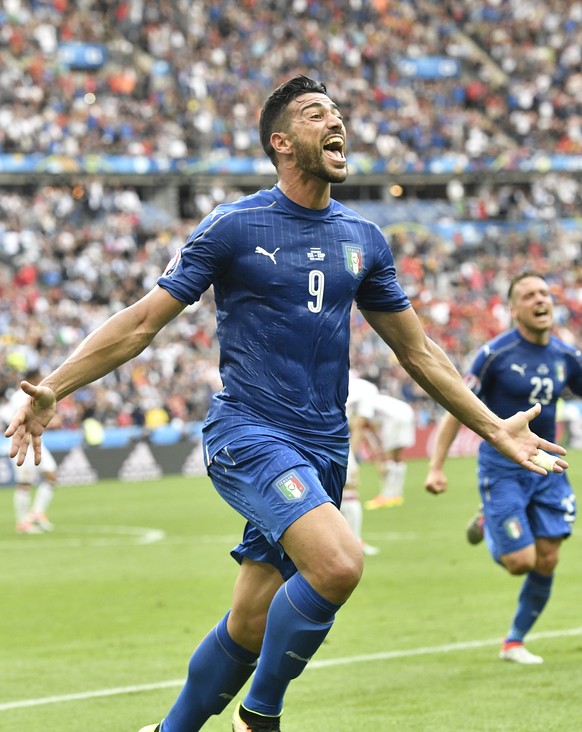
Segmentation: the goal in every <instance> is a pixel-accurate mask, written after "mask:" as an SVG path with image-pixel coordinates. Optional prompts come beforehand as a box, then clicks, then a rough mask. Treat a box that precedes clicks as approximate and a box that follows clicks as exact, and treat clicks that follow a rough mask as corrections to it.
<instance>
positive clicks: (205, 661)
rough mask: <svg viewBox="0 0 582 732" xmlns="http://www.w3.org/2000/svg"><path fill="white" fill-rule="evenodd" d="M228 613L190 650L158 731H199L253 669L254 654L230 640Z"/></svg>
mask: <svg viewBox="0 0 582 732" xmlns="http://www.w3.org/2000/svg"><path fill="white" fill-rule="evenodd" d="M229 612H230V611H229ZM228 615H229V613H227V614H226V615H225V616H224V618H223V619H222V620H221V621H220V622H219V623H218V625H217V626H216V627H215V628H213V629H212V630H211V631H210V633H209V634H208V635H207V636H206V638H204V640H203V641H202V642H201V643H200V645H199V646H198V648H197V649H196V650H195V651H194V653H193V655H192V658H191V659H190V663H189V665H188V677H187V679H186V683H185V685H184V687H183V688H182V691H181V692H180V694H179V696H178V698H177V699H176V701H175V702H174V705H173V707H172V708H171V709H170V711H169V713H168V716H167V717H166V718H165V720H164V723H163V725H162V732H172V731H173V730H188V732H194V730H199V729H200V728H201V727H202V725H203V724H204V723H205V722H206V720H207V719H208V718H209V717H210V716H212V715H213V714H220V712H222V710H223V709H224V708H225V707H226V706H227V704H228V703H229V702H230V700H231V699H232V698H233V697H234V696H235V695H236V694H238V692H239V691H240V690H241V688H242V687H243V686H244V684H245V683H246V681H247V680H248V678H249V677H250V675H251V674H252V673H253V671H254V670H255V667H256V660H257V658H258V654H256V653H252V652H251V651H248V650H247V649H246V648H243V647H242V646H240V645H239V644H238V643H235V642H234V641H233V640H232V638H231V637H230V636H229V634H228V631H227V629H226V621H227V618H228Z"/></svg>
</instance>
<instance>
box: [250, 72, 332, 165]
mask: <svg viewBox="0 0 582 732" xmlns="http://www.w3.org/2000/svg"><path fill="white" fill-rule="evenodd" d="M310 92H315V93H317V94H327V89H326V87H325V84H323V83H322V82H321V81H315V80H314V79H310V78H309V77H308V76H303V75H302V74H300V75H299V76H294V77H293V78H292V79H289V81H286V82H285V83H283V84H281V85H280V86H278V87H277V88H276V89H275V91H274V92H272V93H271V95H270V96H269V98H268V99H267V101H266V102H265V104H264V105H263V109H262V110H261V117H260V119H259V137H260V139H261V145H262V146H263V150H264V151H265V153H266V155H267V156H268V157H269V159H270V160H271V162H272V163H273V165H276V154H275V151H274V150H273V147H272V145H271V135H272V134H273V132H274V130H275V128H276V126H277V125H279V124H280V123H281V121H282V117H283V115H284V113H285V111H286V110H287V105H288V104H289V102H291V101H292V100H293V99H295V98H296V97H300V96H301V95H302V94H308V93H310Z"/></svg>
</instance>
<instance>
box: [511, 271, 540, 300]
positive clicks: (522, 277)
mask: <svg viewBox="0 0 582 732" xmlns="http://www.w3.org/2000/svg"><path fill="white" fill-rule="evenodd" d="M527 277H537V278H538V279H540V280H543V281H544V282H545V281H546V278H545V277H544V276H543V275H542V274H540V273H539V272H533V271H531V270H525V271H524V272H520V273H519V274H517V275H515V277H512V278H511V282H510V283H509V290H508V291H507V299H508V300H511V297H512V295H513V290H514V288H515V286H516V285H517V283H518V282H521V281H522V280H525V279H526V278H527Z"/></svg>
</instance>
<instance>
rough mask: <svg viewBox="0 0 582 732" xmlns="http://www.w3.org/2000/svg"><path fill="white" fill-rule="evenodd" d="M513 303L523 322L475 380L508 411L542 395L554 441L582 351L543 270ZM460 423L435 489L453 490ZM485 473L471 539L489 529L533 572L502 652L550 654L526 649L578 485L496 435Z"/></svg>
mask: <svg viewBox="0 0 582 732" xmlns="http://www.w3.org/2000/svg"><path fill="white" fill-rule="evenodd" d="M509 305H510V310H511V316H512V318H513V321H514V324H515V327H514V328H512V329H511V330H509V331H507V332H506V333H502V334H501V335H499V336H497V337H496V338H494V339H493V340H492V341H490V342H489V343H486V344H485V345H484V346H483V347H482V348H481V349H480V350H479V352H478V353H477V356H476V358H475V360H474V362H473V365H472V366H471V369H470V371H469V374H468V375H467V377H466V383H467V384H468V385H469V386H470V387H471V389H472V390H473V392H474V394H476V395H477V396H479V397H480V398H481V399H482V400H483V401H484V402H485V403H486V404H487V405H488V406H489V407H490V408H491V409H492V410H493V411H494V412H495V413H496V414H498V415H500V416H501V417H504V416H508V415H510V414H512V413H513V411H514V410H516V409H520V408H526V409H527V408H528V407H529V406H530V405H531V404H535V403H538V402H539V403H541V404H542V411H541V413H540V415H539V416H538V417H536V419H535V420H534V421H533V424H534V425H535V428H536V431H537V432H538V434H540V435H543V436H544V437H545V438H546V439H547V440H553V439H555V433H556V402H557V400H558V398H559V397H560V395H561V394H562V392H563V391H564V389H566V387H569V388H570V389H571V390H572V391H573V392H574V393H575V394H578V395H582V353H581V352H580V351H579V350H578V349H577V348H574V347H573V346H570V345H568V344H566V343H564V342H563V341H562V340H560V339H559V338H557V337H556V336H554V335H552V334H551V332H550V331H551V328H552V325H553V303H552V297H551V294H550V290H549V287H548V285H547V283H546V282H545V280H544V279H543V277H541V276H540V275H537V274H535V273H532V272H525V273H523V274H520V275H518V276H517V277H515V278H514V279H513V280H512V282H511V285H510V288H509ZM459 426H460V423H459V420H458V419H457V418H456V417H453V416H452V415H451V414H445V415H444V416H443V418H442V420H441V422H440V424H439V428H438V431H437V437H436V441H435V446H434V450H433V454H432V457H431V460H430V464H429V472H428V475H427V478H426V484H425V485H426V488H427V490H428V491H430V492H431V493H436V494H438V493H442V492H443V491H444V490H446V487H447V478H446V476H445V474H444V471H443V465H444V462H445V460H446V457H447V454H448V451H449V448H450V446H451V444H452V443H453V440H454V439H455V436H456V434H457V431H458V429H459ZM550 462H551V461H550ZM549 464H550V463H548V466H549ZM478 480H479V492H480V494H481V501H482V505H481V507H480V509H479V511H478V513H477V514H476V516H475V517H474V519H473V520H472V521H471V522H470V524H469V526H468V528H467V538H468V539H469V541H470V542H471V543H472V544H477V543H479V542H480V541H481V540H482V539H483V536H484V537H485V540H486V542H487V546H488V548H489V551H490V553H491V556H492V557H493V559H494V560H495V561H496V562H498V563H499V564H500V565H501V566H502V567H505V569H507V571H508V572H510V573H511V574H513V575H525V580H524V581H523V584H522V586H521V591H520V593H519V598H518V602H517V610H516V612H515V615H514V618H513V623H512V625H511V627H510V629H509V632H508V634H507V636H506V638H505V641H504V643H503V645H502V647H501V650H500V652H499V657H500V658H501V659H502V660H505V661H514V662H516V663H521V664H538V663H542V661H543V659H542V658H541V657H540V656H536V655H534V654H533V653H530V652H529V651H528V650H527V648H525V646H524V638H525V636H526V634H527V633H528V632H529V630H530V629H531V628H532V626H533V624H534V623H535V622H536V620H537V619H538V618H539V616H540V615H541V613H542V611H543V609H544V607H545V606H546V603H547V602H548V600H549V597H550V593H551V589H552V583H553V579H554V570H555V568H556V565H557V563H558V556H559V552H560V546H561V544H562V541H563V540H564V539H565V538H567V537H568V536H570V534H571V532H572V525H573V523H574V518H575V515H576V499H575V496H574V492H573V490H572V486H571V485H570V482H569V481H568V477H567V475H566V473H560V474H557V475H556V474H552V473H548V475H546V476H543V475H534V474H532V473H526V472H525V471H523V470H519V469H516V466H515V465H514V464H513V463H512V462H510V461H509V460H507V459H506V458H505V457H503V456H502V455H500V454H499V453H498V452H497V451H496V450H493V449H492V448H491V446H490V445H489V444H487V443H486V442H484V443H482V444H481V445H480V447H479V457H478Z"/></svg>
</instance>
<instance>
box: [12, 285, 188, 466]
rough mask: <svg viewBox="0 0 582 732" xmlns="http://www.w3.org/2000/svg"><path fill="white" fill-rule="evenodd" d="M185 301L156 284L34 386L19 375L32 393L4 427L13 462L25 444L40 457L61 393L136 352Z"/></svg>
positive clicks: (19, 461) (20, 456)
mask: <svg viewBox="0 0 582 732" xmlns="http://www.w3.org/2000/svg"><path fill="white" fill-rule="evenodd" d="M185 307H186V304H185V303H183V302H180V301H179V300H176V299H175V298H174V297H172V296H171V295H170V294H169V293H168V292H167V291H166V290H164V289H162V288H161V287H158V286H157V285H156V287H154V289H153V290H151V291H150V292H149V293H148V294H147V295H145V296H144V297H143V298H141V300H138V302H136V303H134V304H133V305H130V306H129V307H127V308H125V309H124V310H121V311H120V312H119V313H116V314H115V315H113V316H111V317H110V318H109V319H108V320H107V321H105V323H103V325H101V326H100V327H99V328H97V329H96V330H95V331H93V333H91V334H90V335H88V336H87V337H86V338H85V339H84V340H83V341H82V342H81V344H80V345H79V346H78V347H77V348H76V349H75V350H74V351H73V353H72V354H71V355H70V356H69V357H68V358H67V359H66V361H64V362H63V363H62V364H61V366H59V367H58V368H57V369H55V371H53V372H52V373H51V374H49V375H48V376H47V377H46V378H44V379H43V380H42V381H41V382H40V383H39V384H38V385H37V386H34V385H33V384H30V383H29V382H27V381H23V382H22V383H21V385H20V386H21V388H22V390H23V391H24V392H26V394H28V396H29V397H30V398H29V399H28V401H27V402H26V403H25V405H24V406H23V407H21V408H20V409H19V410H18V412H16V414H15V415H14V417H13V419H12V421H11V423H10V425H9V426H8V429H7V430H6V432H5V433H4V434H5V435H6V437H12V445H11V448H10V457H16V463H17V465H22V463H23V462H24V458H25V456H26V452H27V450H28V447H29V445H32V448H33V450H34V457H35V462H36V463H37V464H38V463H39V462H40V458H41V435H42V433H43V432H44V430H45V428H46V427H47V425H48V424H49V422H50V421H51V419H52V417H53V415H54V413H55V410H56V404H57V402H58V401H59V400H60V399H62V398H63V397H65V396H67V394H71V393H72V392H74V391H75V390H76V389H78V388H79V387H81V386H85V385H86V384H90V383H91V382H93V381H96V380H97V379H99V378H101V377H102V376H105V374H108V373H109V372H110V371H113V370H114V369H116V368H117V367H118V366H121V364H123V363H126V362H127V361H130V360H131V359H132V358H134V357H135V356H137V355H138V354H139V353H141V352H142V351H143V350H144V348H146V346H148V345H149V344H150V343H151V342H152V340H153V338H154V336H155V335H156V334H157V333H158V332H159V331H160V330H161V328H162V327H163V326H164V325H166V324H167V323H168V322H169V321H170V320H172V319H173V318H175V317H176V316H177V315H178V314H179V313H180V312H181V311H182V310H183V309H184V308H185Z"/></svg>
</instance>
